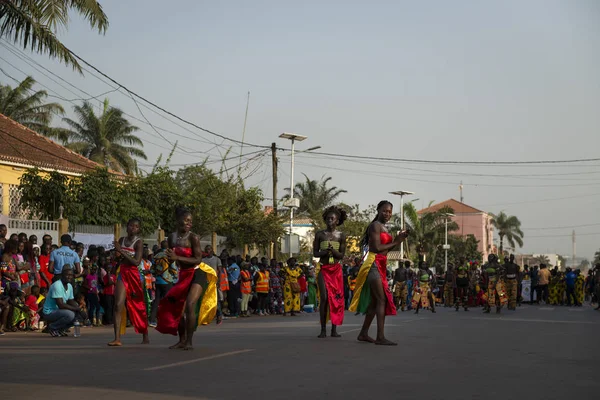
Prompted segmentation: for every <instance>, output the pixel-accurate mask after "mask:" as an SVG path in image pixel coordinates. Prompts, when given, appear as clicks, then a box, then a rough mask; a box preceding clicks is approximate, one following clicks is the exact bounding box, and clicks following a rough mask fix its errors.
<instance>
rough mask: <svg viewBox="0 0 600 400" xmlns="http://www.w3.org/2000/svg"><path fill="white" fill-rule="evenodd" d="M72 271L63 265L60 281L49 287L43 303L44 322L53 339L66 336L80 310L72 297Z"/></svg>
mask: <svg viewBox="0 0 600 400" xmlns="http://www.w3.org/2000/svg"><path fill="white" fill-rule="evenodd" d="M73 276H74V274H73V269H72V268H71V267H70V266H67V265H65V267H64V268H63V270H62V272H61V275H60V279H59V280H57V281H56V282H54V283H53V284H52V286H50V291H49V292H48V296H47V297H46V301H45V303H44V320H45V321H46V322H47V323H48V324H49V333H50V335H52V336H53V337H57V336H67V329H69V328H70V327H71V326H73V324H74V322H75V317H76V316H77V315H78V314H79V313H80V311H81V308H80V307H79V304H77V302H75V299H74V297H73V286H72V285H71V282H73Z"/></svg>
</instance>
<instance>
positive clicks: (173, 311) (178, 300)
mask: <svg viewBox="0 0 600 400" xmlns="http://www.w3.org/2000/svg"><path fill="white" fill-rule="evenodd" d="M195 272H196V269H195V268H182V269H180V270H179V280H178V281H177V283H176V284H175V285H173V287H172V288H171V290H169V291H168V292H167V295H166V296H165V297H164V298H163V299H162V300H161V301H160V303H159V304H158V315H157V319H158V321H157V322H158V325H157V326H156V330H157V331H159V332H160V333H165V334H170V335H177V327H178V326H179V321H180V320H181V316H182V315H183V307H184V306H185V301H186V299H187V296H188V293H189V291H190V286H191V285H192V280H193V279H194V273H195Z"/></svg>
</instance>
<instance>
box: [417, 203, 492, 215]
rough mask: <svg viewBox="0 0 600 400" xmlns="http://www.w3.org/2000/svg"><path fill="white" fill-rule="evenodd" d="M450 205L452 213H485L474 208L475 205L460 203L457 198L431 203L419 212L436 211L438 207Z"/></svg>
mask: <svg viewBox="0 0 600 400" xmlns="http://www.w3.org/2000/svg"><path fill="white" fill-rule="evenodd" d="M443 207H450V208H452V209H453V210H454V214H480V213H485V211H481V210H478V209H476V208H475V207H471V206H469V205H467V204H465V203H461V202H460V201H458V200H454V199H449V200H446V201H442V202H441V203H437V204H434V205H432V206H431V207H427V208H424V209H422V210H419V211H418V213H419V214H423V213H428V212H436V211H438V210H439V209H440V208H443Z"/></svg>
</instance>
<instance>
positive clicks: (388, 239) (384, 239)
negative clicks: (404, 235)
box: [379, 232, 394, 262]
mask: <svg viewBox="0 0 600 400" xmlns="http://www.w3.org/2000/svg"><path fill="white" fill-rule="evenodd" d="M379 240H380V241H381V244H390V243H392V240H394V239H393V238H392V235H390V234H389V233H387V232H381V235H379ZM386 262H387V261H386Z"/></svg>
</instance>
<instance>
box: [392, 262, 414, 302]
mask: <svg viewBox="0 0 600 400" xmlns="http://www.w3.org/2000/svg"><path fill="white" fill-rule="evenodd" d="M409 271H410V261H408V260H406V261H404V263H402V262H401V263H400V266H399V267H398V269H396V271H394V290H393V292H394V299H395V300H396V308H398V307H400V310H402V311H404V310H405V308H406V305H407V301H408V277H409Z"/></svg>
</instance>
